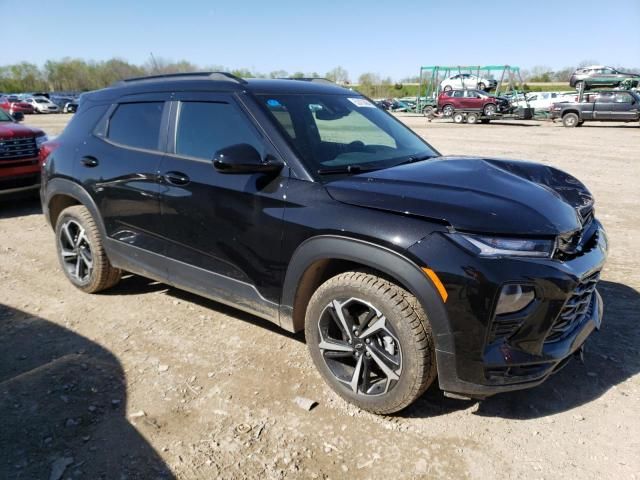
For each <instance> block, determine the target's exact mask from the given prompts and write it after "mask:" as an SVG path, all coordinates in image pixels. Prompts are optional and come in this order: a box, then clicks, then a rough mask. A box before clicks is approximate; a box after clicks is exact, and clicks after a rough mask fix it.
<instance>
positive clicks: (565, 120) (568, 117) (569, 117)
mask: <svg viewBox="0 0 640 480" xmlns="http://www.w3.org/2000/svg"><path fill="white" fill-rule="evenodd" d="M579 122H580V119H579V118H578V115H576V114H575V113H567V114H565V115H564V116H563V117H562V124H563V125H564V126H565V127H568V128H573V127H577V126H578V123H579Z"/></svg>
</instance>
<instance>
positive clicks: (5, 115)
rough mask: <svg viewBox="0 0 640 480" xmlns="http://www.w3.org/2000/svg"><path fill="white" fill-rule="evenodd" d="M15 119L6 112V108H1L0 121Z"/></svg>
mask: <svg viewBox="0 0 640 480" xmlns="http://www.w3.org/2000/svg"><path fill="white" fill-rule="evenodd" d="M12 121H13V119H12V118H11V117H10V116H9V114H8V113H6V112H5V111H4V110H2V109H1V108H0V122H12Z"/></svg>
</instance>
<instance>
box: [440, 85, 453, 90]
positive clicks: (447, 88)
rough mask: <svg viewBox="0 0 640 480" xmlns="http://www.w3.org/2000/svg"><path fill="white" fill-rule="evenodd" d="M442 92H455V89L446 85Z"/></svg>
mask: <svg viewBox="0 0 640 480" xmlns="http://www.w3.org/2000/svg"><path fill="white" fill-rule="evenodd" d="M442 90H443V91H445V92H448V91H450V90H453V87H452V86H451V85H445V86H444V88H443V89H442Z"/></svg>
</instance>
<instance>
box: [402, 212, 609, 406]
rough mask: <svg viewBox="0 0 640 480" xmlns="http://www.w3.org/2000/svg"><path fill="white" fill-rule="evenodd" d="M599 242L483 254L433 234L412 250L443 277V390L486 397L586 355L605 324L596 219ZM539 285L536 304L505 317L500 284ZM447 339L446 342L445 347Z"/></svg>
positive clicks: (602, 250)
mask: <svg viewBox="0 0 640 480" xmlns="http://www.w3.org/2000/svg"><path fill="white" fill-rule="evenodd" d="M597 226H598V232H599V233H601V234H600V235H599V236H598V237H597V242H595V244H594V245H593V247H592V248H591V249H590V250H589V251H586V252H582V253H581V254H579V255H577V256H575V257H574V258H571V259H565V260H562V261H561V260H558V259H539V258H538V259H536V258H515V257H513V258H509V257H502V258H480V257H478V256H476V255H473V254H470V253H469V252H467V251H465V250H463V249H461V248H459V247H458V246H456V245H455V244H454V243H453V242H451V241H450V240H448V239H447V237H446V235H441V234H434V235H432V236H430V237H428V238H427V239H425V240H423V241H422V242H420V243H418V244H416V245H414V246H413V247H412V248H411V249H410V253H411V254H412V255H414V256H416V257H417V258H420V259H422V261H424V262H425V263H428V265H429V268H431V269H433V270H434V271H435V272H437V274H438V276H439V278H440V279H441V281H442V282H443V284H444V286H445V288H446V290H447V292H448V298H447V301H446V303H445V309H446V312H447V317H448V323H449V333H448V334H446V335H445V336H446V337H448V338H439V339H438V341H437V344H436V348H437V351H436V355H437V364H438V379H439V384H440V388H441V389H442V390H444V391H445V392H447V393H448V394H452V396H456V397H471V398H484V397H488V396H491V395H494V394H496V393H500V392H507V391H513V390H520V389H524V388H530V387H533V386H536V385H538V384H540V383H542V382H543V381H544V380H545V379H546V378H548V377H549V376H550V375H551V374H553V373H555V372H557V371H558V370H559V369H560V368H562V367H563V366H564V365H565V364H566V363H567V362H568V361H569V360H570V358H571V357H572V356H573V355H575V354H578V355H579V354H581V352H582V348H583V346H584V343H585V341H586V340H587V338H588V337H589V335H590V334H591V333H592V332H593V331H594V330H597V329H599V328H600V325H601V323H602V312H603V302H602V298H601V297H600V294H599V293H598V292H597V290H596V284H597V282H598V280H599V272H600V270H601V269H602V267H603V265H604V262H605V260H606V256H607V243H606V235H604V231H603V230H602V226H601V225H600V224H599V223H598V224H597ZM511 283H518V284H526V285H531V286H533V287H534V288H535V292H536V298H535V302H532V304H531V305H530V306H529V307H527V308H526V309H524V310H523V311H522V312H519V313H517V314H514V315H511V316H506V318H504V319H503V318H500V317H499V316H497V315H495V308H496V304H497V301H498V297H499V294H500V291H501V289H502V287H503V286H504V285H506V284H511ZM442 345H445V348H441V347H440V346H442Z"/></svg>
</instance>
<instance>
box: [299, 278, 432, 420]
mask: <svg viewBox="0 0 640 480" xmlns="http://www.w3.org/2000/svg"><path fill="white" fill-rule="evenodd" d="M305 322H306V323H305V334H306V340H307V345H308V348H309V351H310V354H311V358H312V359H313V361H314V363H315V365H316V367H317V368H318V370H319V371H320V373H321V375H322V376H323V378H324V379H325V381H326V382H327V383H328V384H329V386H330V387H331V388H332V389H333V390H334V391H335V392H336V393H337V394H338V395H340V396H341V397H342V398H344V399H345V400H347V401H348V402H351V403H353V404H355V405H357V406H358V407H360V408H362V409H364V410H367V411H370V412H373V413H382V414H388V413H393V412H397V411H399V410H402V409H403V408H405V407H407V406H408V405H409V404H411V403H412V402H413V401H415V400H416V399H417V398H418V397H420V395H422V393H424V391H425V390H426V389H427V388H428V387H429V385H431V383H432V382H433V380H434V378H435V376H436V364H435V347H434V343H433V335H432V333H431V327H430V325H429V321H428V319H427V316H426V315H425V313H424V311H423V310H422V307H421V306H420V303H419V302H418V301H417V299H416V298H415V297H414V296H413V295H411V294H410V293H409V292H407V291H406V290H404V289H403V288H401V287H399V286H398V285H396V284H394V283H392V282H390V281H389V280H386V279H383V278H380V277H378V276H377V275H374V274H373V273H369V272H364V271H353V272H346V273H342V274H340V275H337V276H335V277H333V278H331V279H329V280H328V281H326V282H325V283H324V284H322V285H321V286H320V287H319V288H318V290H317V291H316V292H315V293H314V294H313V296H312V297H311V300H310V301H309V306H308V308H307V314H306V320H305Z"/></svg>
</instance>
